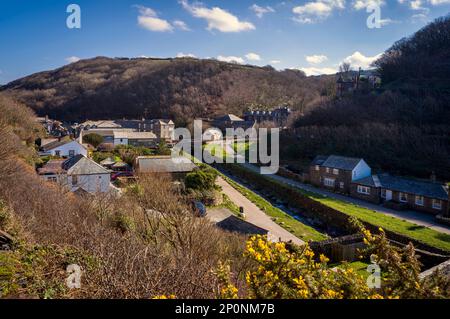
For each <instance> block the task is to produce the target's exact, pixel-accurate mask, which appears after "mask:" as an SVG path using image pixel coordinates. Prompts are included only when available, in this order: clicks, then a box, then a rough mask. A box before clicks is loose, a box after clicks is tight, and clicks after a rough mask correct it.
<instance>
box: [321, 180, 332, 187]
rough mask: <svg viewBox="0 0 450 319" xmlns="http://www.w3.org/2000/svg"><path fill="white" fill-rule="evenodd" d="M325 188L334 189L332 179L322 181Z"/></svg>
mask: <svg viewBox="0 0 450 319" xmlns="http://www.w3.org/2000/svg"><path fill="white" fill-rule="evenodd" d="M323 183H324V185H325V186H328V187H334V179H331V178H325V180H324V181H323Z"/></svg>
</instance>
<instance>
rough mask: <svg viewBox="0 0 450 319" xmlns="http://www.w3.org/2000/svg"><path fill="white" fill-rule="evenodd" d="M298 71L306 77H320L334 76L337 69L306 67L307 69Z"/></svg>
mask: <svg viewBox="0 0 450 319" xmlns="http://www.w3.org/2000/svg"><path fill="white" fill-rule="evenodd" d="M299 70H301V71H303V72H305V74H306V75H307V76H311V75H322V74H335V73H336V72H337V69H335V68H330V67H325V68H317V67H307V68H299Z"/></svg>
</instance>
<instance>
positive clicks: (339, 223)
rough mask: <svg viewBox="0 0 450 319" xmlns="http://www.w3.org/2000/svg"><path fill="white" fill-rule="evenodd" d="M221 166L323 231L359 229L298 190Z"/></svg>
mask: <svg viewBox="0 0 450 319" xmlns="http://www.w3.org/2000/svg"><path fill="white" fill-rule="evenodd" d="M221 168H224V169H225V170H227V171H228V172H229V173H231V174H232V175H234V176H237V177H239V178H242V179H243V180H245V181H247V182H248V183H249V184H251V185H252V186H253V187H255V188H259V189H263V190H264V191H265V192H269V193H271V194H273V195H275V196H276V197H277V198H279V199H280V200H283V201H286V202H287V203H288V204H289V206H291V207H294V208H296V209H298V210H299V211H301V212H302V215H304V216H305V217H307V218H311V219H314V220H320V222H321V226H322V228H324V229H326V230H327V229H333V228H338V229H339V231H340V234H341V235H352V234H354V233H356V232H357V231H358V229H357V228H356V227H355V226H354V225H352V223H351V222H350V216H349V215H347V214H345V213H343V212H340V211H338V210H335V209H333V208H331V207H328V206H326V205H324V204H322V203H320V202H318V201H316V200H314V199H312V198H310V197H308V196H307V195H306V194H304V193H303V192H301V191H299V190H297V189H294V188H292V187H289V186H287V185H285V184H281V183H278V182H276V181H274V180H271V179H268V178H267V177H264V176H261V175H259V174H256V173H254V172H251V171H249V170H246V169H244V168H242V167H240V166H239V165H236V164H225V165H221ZM363 224H364V226H365V227H366V228H367V229H369V230H370V231H371V232H374V233H377V232H378V229H379V226H377V225H373V224H370V223H367V222H364V223H363ZM385 233H386V235H387V237H388V238H389V239H391V240H393V241H396V242H398V243H400V244H403V245H407V244H408V243H409V242H412V243H413V244H414V246H415V247H416V248H418V249H421V250H424V251H428V252H431V253H435V254H441V255H448V254H449V253H450V252H448V251H444V250H442V249H439V248H436V247H433V246H430V245H428V244H425V243H423V242H420V241H418V240H415V239H412V238H409V237H407V236H404V235H401V234H398V233H394V232H391V231H388V230H385Z"/></svg>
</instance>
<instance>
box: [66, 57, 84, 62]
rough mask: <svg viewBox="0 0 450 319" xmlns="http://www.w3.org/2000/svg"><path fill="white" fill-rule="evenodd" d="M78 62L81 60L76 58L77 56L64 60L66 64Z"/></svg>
mask: <svg viewBox="0 0 450 319" xmlns="http://www.w3.org/2000/svg"><path fill="white" fill-rule="evenodd" d="M80 60H81V59H80V58H79V57H77V56H71V57H68V58H66V62H67V63H76V62H78V61H80Z"/></svg>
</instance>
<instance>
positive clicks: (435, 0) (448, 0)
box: [429, 0, 450, 6]
mask: <svg viewBox="0 0 450 319" xmlns="http://www.w3.org/2000/svg"><path fill="white" fill-rule="evenodd" d="M429 1H430V3H431V4H432V5H433V6H438V5H441V4H450V0H429Z"/></svg>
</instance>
